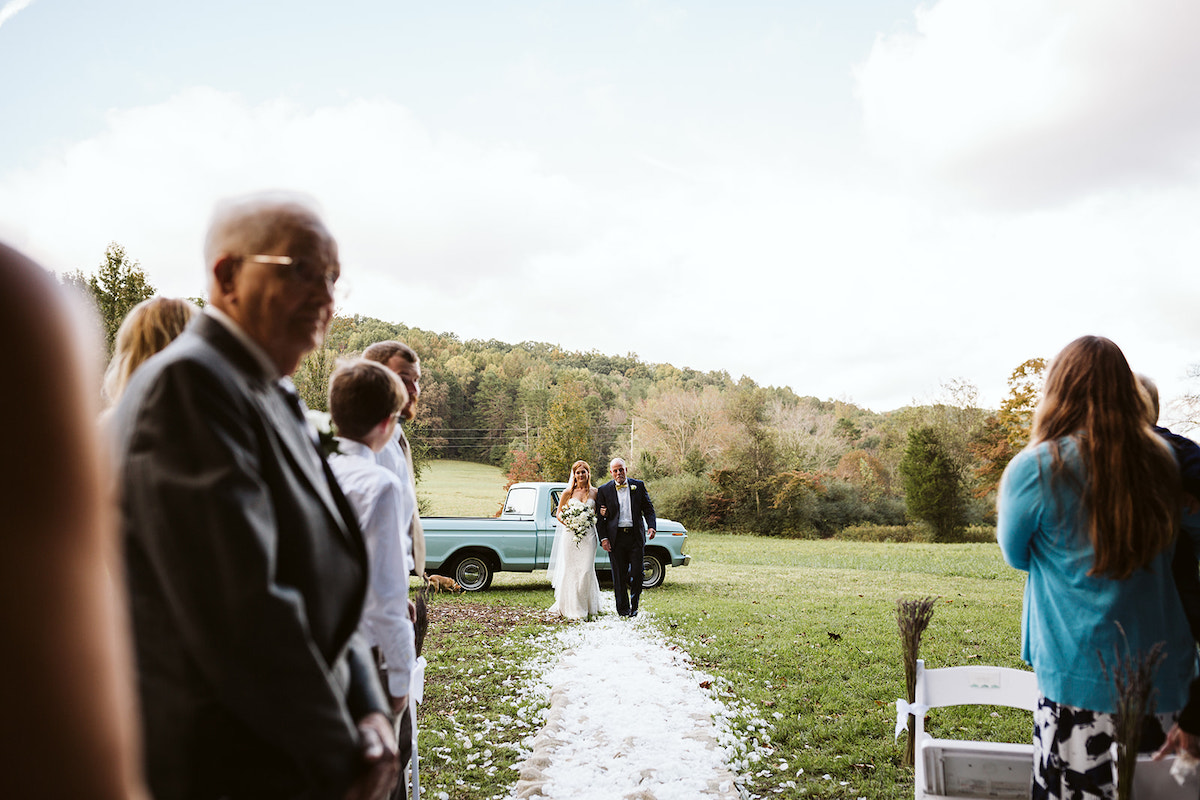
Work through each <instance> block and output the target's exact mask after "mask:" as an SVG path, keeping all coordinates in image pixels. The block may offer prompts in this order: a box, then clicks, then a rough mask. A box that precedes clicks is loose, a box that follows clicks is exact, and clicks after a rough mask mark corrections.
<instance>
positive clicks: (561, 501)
mask: <svg viewBox="0 0 1200 800" xmlns="http://www.w3.org/2000/svg"><path fill="white" fill-rule="evenodd" d="M581 466H582V467H587V471H588V486H587V488H588V491H589V492H590V491H591V489H592V465H591V464H589V463H588V462H586V461H576V462H575V463H574V464H572V465H571V477H570V478H568V479H567V488H566V489H563V493H562V496H561V497H559V498H558V510H559V511H560V512H561V511H562V510H563V509H564V508H566V507H567V503H568V502H569V501H570V499H571V495H573V494H575V489H576V488H577V487H576V486H575V470H577V469H579V468H580V467H581Z"/></svg>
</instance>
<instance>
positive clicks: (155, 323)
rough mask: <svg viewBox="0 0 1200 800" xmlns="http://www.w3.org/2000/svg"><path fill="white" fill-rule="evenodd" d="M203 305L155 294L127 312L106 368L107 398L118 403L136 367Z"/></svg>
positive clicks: (161, 346)
mask: <svg viewBox="0 0 1200 800" xmlns="http://www.w3.org/2000/svg"><path fill="white" fill-rule="evenodd" d="M199 310H200V309H198V308H196V306H195V304H193V303H191V302H190V301H188V300H181V299H179V298H177V297H151V298H150V299H149V300H143V301H142V302H140V303H138V304H137V305H136V306H134V307H133V308H132V309H131V310H130V312H129V313H128V314H127V315H125V319H124V320H123V321H122V322H121V327H120V328H118V329H117V338H116V342H115V343H114V347H113V356H112V360H111V361H109V362H108V369H106V370H105V371H104V399H105V401H106V402H107V404H108V405H110V406H114V405H116V404H117V401H118V400H120V399H121V394H122V393H124V391H125V387H126V386H127V385H128V384H129V378H130V376H132V375H133V372H134V370H136V369H137V368H138V367H140V366H141V365H142V363H143V362H145V360H146V359H148V358H150V356H152V355H154V354H155V353H157V352H158V351H159V350H162V349H163V348H164V347H166V346H167V345H169V344H170V343H171V342H172V341H174V339H175V337H176V336H178V335H179V334H181V333H183V329H184V328H186V327H187V325H188V322H190V321H191V319H192V317H194V316H195V315H196V314H197V312H199Z"/></svg>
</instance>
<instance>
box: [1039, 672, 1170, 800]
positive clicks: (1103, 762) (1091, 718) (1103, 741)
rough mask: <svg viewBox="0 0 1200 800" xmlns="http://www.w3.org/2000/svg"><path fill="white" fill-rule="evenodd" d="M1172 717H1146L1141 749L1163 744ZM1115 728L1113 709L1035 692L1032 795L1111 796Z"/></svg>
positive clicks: (1102, 799)
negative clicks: (1062, 700) (1107, 710)
mask: <svg viewBox="0 0 1200 800" xmlns="http://www.w3.org/2000/svg"><path fill="white" fill-rule="evenodd" d="M1176 716H1177V715H1176V714H1151V715H1150V716H1148V717H1147V718H1146V724H1145V727H1144V728H1143V730H1142V742H1141V751H1142V752H1143V753H1147V752H1149V753H1153V752H1154V751H1155V750H1157V749H1158V748H1159V747H1161V746H1162V743H1163V742H1164V741H1165V740H1166V732H1167V731H1168V730H1170V728H1171V725H1172V724H1173V723H1174V721H1175V717H1176ZM1115 732H1116V725H1115V717H1114V716H1113V715H1112V714H1106V713H1103V712H1100V711H1088V710H1087V709H1084V708H1075V707H1074V706H1068V705H1062V704H1060V703H1056V702H1054V701H1053V700H1047V699H1046V698H1045V697H1043V696H1042V695H1041V694H1040V693H1039V694H1038V706H1037V710H1036V711H1035V712H1034V713H1033V794H1032V797H1033V800H1114V798H1116V796H1117V787H1116V784H1115V783H1114V782H1113V763H1112V755H1111V751H1110V749H1109V746H1110V745H1111V744H1112V743H1113V741H1114V738H1115Z"/></svg>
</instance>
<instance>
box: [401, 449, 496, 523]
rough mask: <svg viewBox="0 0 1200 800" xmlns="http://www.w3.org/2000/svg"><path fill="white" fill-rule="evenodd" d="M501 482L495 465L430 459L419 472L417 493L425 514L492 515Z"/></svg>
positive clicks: (448, 515) (441, 515) (442, 515)
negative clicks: (422, 503) (419, 478)
mask: <svg viewBox="0 0 1200 800" xmlns="http://www.w3.org/2000/svg"><path fill="white" fill-rule="evenodd" d="M505 483H507V480H506V479H505V477H504V471H503V470H501V469H500V468H499V467H493V466H490V465H488V464H476V463H474V462H471V461H445V460H431V461H428V462H426V464H425V468H424V469H423V470H422V471H421V482H420V484H418V485H417V494H418V495H419V496H420V497H421V498H422V500H423V501H425V503H426V505H425V506H423V507H422V513H423V514H424V515H425V516H429V517H494V516H495V515H496V514H497V512H499V511H500V507H501V505H502V504H503V503H504V496H505V491H504V484H505ZM426 508H428V511H426V510H425V509H426Z"/></svg>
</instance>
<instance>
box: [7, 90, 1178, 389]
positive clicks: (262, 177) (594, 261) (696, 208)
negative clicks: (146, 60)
mask: <svg viewBox="0 0 1200 800" xmlns="http://www.w3.org/2000/svg"><path fill="white" fill-rule="evenodd" d="M480 138H482V137H479V138H475V137H472V136H470V135H467V134H464V133H444V132H440V131H435V130H432V129H431V128H430V127H428V126H427V125H426V124H424V123H423V121H421V120H419V119H416V118H415V117H414V116H413V115H412V114H411V113H410V112H409V111H408V110H406V108H405V107H403V106H401V105H399V104H396V103H394V102H391V101H387V100H354V101H349V102H346V103H344V104H342V105H338V106H326V107H319V108H302V107H298V106H296V105H292V104H289V103H286V102H282V101H276V102H270V103H264V104H260V105H251V104H248V103H246V102H244V101H243V100H242V99H240V98H239V97H238V96H237V95H231V94H224V93H221V92H217V91H214V90H211V89H192V90H189V91H186V92H182V93H180V94H177V95H176V96H174V97H172V98H170V99H169V100H166V101H164V102H162V103H159V104H156V105H152V106H146V107H142V108H134V109H124V110H114V111H111V112H109V114H108V117H107V126H106V128H105V129H104V130H103V131H102V132H100V133H99V134H97V135H95V136H93V137H92V138H89V139H87V140H84V141H79V142H76V143H74V144H71V145H69V146H66V147H64V148H63V149H62V150H61V151H60V152H57V153H56V154H55V155H53V156H52V157H49V158H47V159H45V160H43V161H41V162H38V163H34V164H31V165H29V166H28V167H26V168H25V169H23V170H21V171H19V172H12V173H9V174H7V175H3V176H0V220H2V221H3V222H0V237H2V238H4V239H6V240H9V241H11V242H12V243H13V244H14V245H16V246H18V247H21V248H22V249H25V250H27V251H29V252H30V253H31V254H32V255H34V256H35V257H37V258H39V259H40V260H42V261H43V263H46V264H47V265H48V266H51V267H52V268H56V269H75V268H82V269H84V270H85V271H86V272H91V271H93V270H94V269H95V266H96V265H97V264H98V263H99V262H100V260H101V257H102V254H103V251H104V247H105V245H106V244H107V243H108V242H109V241H111V240H115V241H118V242H120V243H121V244H123V245H124V246H125V247H126V248H127V250H128V252H129V253H130V254H131V255H132V256H133V257H135V258H138V259H139V260H140V261H141V263H142V265H143V266H144V267H145V269H146V271H147V273H148V274H149V277H150V279H151V282H152V283H154V284H155V285H156V286H157V287H158V288H159V290H160V291H162V292H164V293H166V294H172V295H196V294H201V293H202V291H203V283H202V269H201V260H200V241H201V237H202V235H203V230H204V226H205V224H206V221H207V218H208V215H209V213H210V212H211V209H212V206H213V203H214V202H215V201H216V200H217V199H219V198H221V197H225V196H228V195H231V194H236V193H239V192H244V191H252V190H257V189H266V188H285V189H295V190H299V191H304V192H307V193H309V194H311V195H312V196H314V197H316V198H317V199H318V201H319V202H321V203H322V204H323V206H324V209H325V212H326V216H327V218H328V220H329V223H330V227H331V229H332V230H333V231H334V233H335V235H336V236H337V237H338V240H339V243H340V246H341V252H342V259H343V265H344V275H345V276H346V282H347V284H348V287H349V294H348V296H347V297H346V298H345V300H344V302H343V305H342V310H343V311H345V312H349V313H362V314H367V315H369V316H374V317H379V318H381V319H384V320H389V321H395V322H404V323H406V324H409V325H414V326H418V327H421V328H426V329H430V330H435V331H450V332H454V333H457V334H458V335H460V336H462V337H463V338H483V339H490V338H495V339H500V340H503V341H509V342H519V341H523V340H537V341H546V342H553V343H558V344H561V345H563V346H564V347H567V348H569V349H582V350H591V349H598V350H601V351H603V352H608V353H626V352H629V351H634V352H637V353H638V354H639V355H641V356H642V357H643V358H644V359H647V360H650V361H666V362H671V363H673V364H675V365H676V366H679V367H684V366H688V367H692V368H695V369H699V370H705V371H707V370H726V371H728V372H729V373H731V374H732V375H733V377H734V378H737V377H740V376H741V375H743V374H745V375H748V376H750V377H752V378H754V379H755V380H756V381H758V382H759V383H763V384H775V385H790V386H791V387H792V388H793V389H794V390H795V391H797V392H799V393H801V394H814V395H817V396H818V397H822V398H826V397H849V398H851V399H855V400H857V401H859V402H862V403H864V404H867V405H870V406H871V407H873V408H876V409H877V410H884V409H888V408H894V407H896V406H899V405H902V404H905V403H907V402H909V401H910V400H912V399H913V398H915V397H923V396H928V395H929V394H930V393H931V392H933V391H934V390H935V389H936V387H937V386H938V384H939V383H940V382H942V381H944V380H947V379H949V378H955V377H963V378H966V379H968V380H970V381H974V382H976V383H977V384H978V385H979V386H980V388H981V390H982V398H983V400H984V401H985V402H986V403H989V404H994V403H996V402H998V401H999V398H1000V397H1001V396H1002V394H1003V392H1004V381H1005V379H1006V378H1007V376H1008V374H1009V372H1011V370H1012V369H1013V368H1014V367H1015V366H1016V365H1018V364H1020V363H1021V362H1022V361H1024V360H1026V359H1027V358H1030V357H1032V356H1037V355H1047V356H1048V355H1052V354H1053V353H1054V352H1055V351H1056V350H1057V349H1058V348H1060V347H1061V346H1062V345H1063V344H1065V343H1066V342H1067V341H1069V340H1070V339H1072V338H1074V337H1075V336H1077V335H1080V334H1082V333H1102V334H1106V335H1110V336H1113V338H1114V339H1116V340H1117V342H1118V343H1119V344H1121V345H1122V346H1125V347H1129V348H1130V349H1131V350H1134V351H1136V353H1137V358H1136V359H1135V358H1134V355H1133V354H1132V353H1131V355H1130V357H1131V360H1134V361H1135V362H1136V366H1138V368H1140V369H1143V370H1144V371H1146V372H1148V373H1151V374H1153V375H1154V376H1155V377H1157V378H1159V379H1160V385H1161V386H1162V389H1163V393H1164V396H1165V397H1168V398H1169V397H1170V396H1171V395H1172V394H1173V393H1175V392H1174V386H1173V385H1172V383H1171V381H1172V379H1174V378H1177V377H1179V376H1181V375H1182V373H1183V371H1184V368H1185V367H1186V364H1187V363H1188V362H1189V361H1190V360H1200V359H1196V358H1195V356H1191V355H1189V352H1188V349H1189V347H1191V346H1192V345H1193V343H1194V342H1195V341H1196V340H1197V335H1198V334H1200V331H1197V330H1196V329H1195V326H1194V325H1192V324H1191V320H1192V319H1195V318H1196V317H1195V315H1194V314H1186V315H1185V312H1186V311H1187V302H1186V298H1189V297H1191V298H1195V297H1197V296H1200V272H1197V271H1196V270H1194V269H1193V268H1192V264H1191V261H1192V259H1191V258H1190V256H1189V254H1194V253H1195V252H1197V249H1198V246H1200V232H1197V233H1195V234H1193V233H1191V231H1192V229H1193V228H1195V226H1194V225H1193V224H1192V222H1191V221H1192V220H1194V219H1195V218H1196V217H1197V215H1200V196H1198V193H1197V191H1196V190H1194V189H1175V190H1172V191H1158V192H1156V193H1153V194H1151V193H1146V194H1138V193H1131V194H1129V195H1127V196H1121V197H1118V196H1115V195H1114V196H1109V197H1107V198H1106V199H1105V200H1104V201H1103V202H1101V201H1090V202H1087V203H1079V204H1074V205H1071V206H1069V207H1067V208H1064V209H1055V210H1043V211H1040V212H1038V213H1030V214H1024V215H1019V216H1011V215H1003V216H1000V217H995V216H986V215H981V214H971V213H963V212H948V211H947V210H946V209H944V208H937V207H931V206H928V205H924V204H922V203H921V202H920V197H919V195H918V194H913V193H909V192H905V191H884V188H886V187H883V186H881V185H880V184H879V183H877V182H875V181H874V180H873V179H872V177H871V176H870V175H866V174H864V175H855V176H848V175H844V174H842V175H837V176H835V178H836V179H835V180H834V179H827V178H822V177H818V176H816V175H814V174H812V173H811V172H806V171H805V168H804V167H803V166H802V165H801V164H802V163H803V160H798V162H797V163H786V161H785V160H782V159H780V158H778V157H777V156H776V155H774V154H772V153H771V152H761V153H760V152H748V151H746V150H742V151H737V150H735V149H729V150H722V151H720V152H716V151H713V152H708V153H705V154H703V155H696V154H695V153H692V152H691V151H687V150H681V151H680V152H673V153H670V154H668V156H667V157H666V158H656V157H649V156H644V155H642V153H643V152H645V151H643V150H640V149H633V148H630V149H628V150H627V151H626V152H625V156H626V158H625V162H624V163H625V164H626V165H627V166H626V169H627V172H626V173H624V174H622V176H621V180H614V179H612V177H611V176H610V175H607V174H593V173H591V172H589V170H588V168H587V167H588V166H590V163H591V162H585V163H583V164H580V163H578V162H572V163H573V164H574V169H573V170H572V171H571V172H570V173H566V172H555V171H552V170H550V169H548V168H547V167H546V166H545V164H544V162H543V161H542V159H541V153H540V151H534V150H532V149H520V148H516V147H513V146H509V145H504V144H496V145H484V144H480V143H479V142H480ZM601 138H602V137H601ZM581 141H582V140H581ZM593 141H594V142H595V146H596V149H597V151H599V150H601V149H602V148H603V147H606V146H608V147H611V145H609V144H606V143H605V142H604V141H602V140H593ZM620 155H621V153H620V152H619V148H614V149H610V150H609V151H607V152H604V153H603V154H602V156H603V158H604V159H605V160H606V161H615V160H618V157H619V156H620ZM1143 269H1150V270H1153V272H1152V273H1147V272H1144V271H1143Z"/></svg>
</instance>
